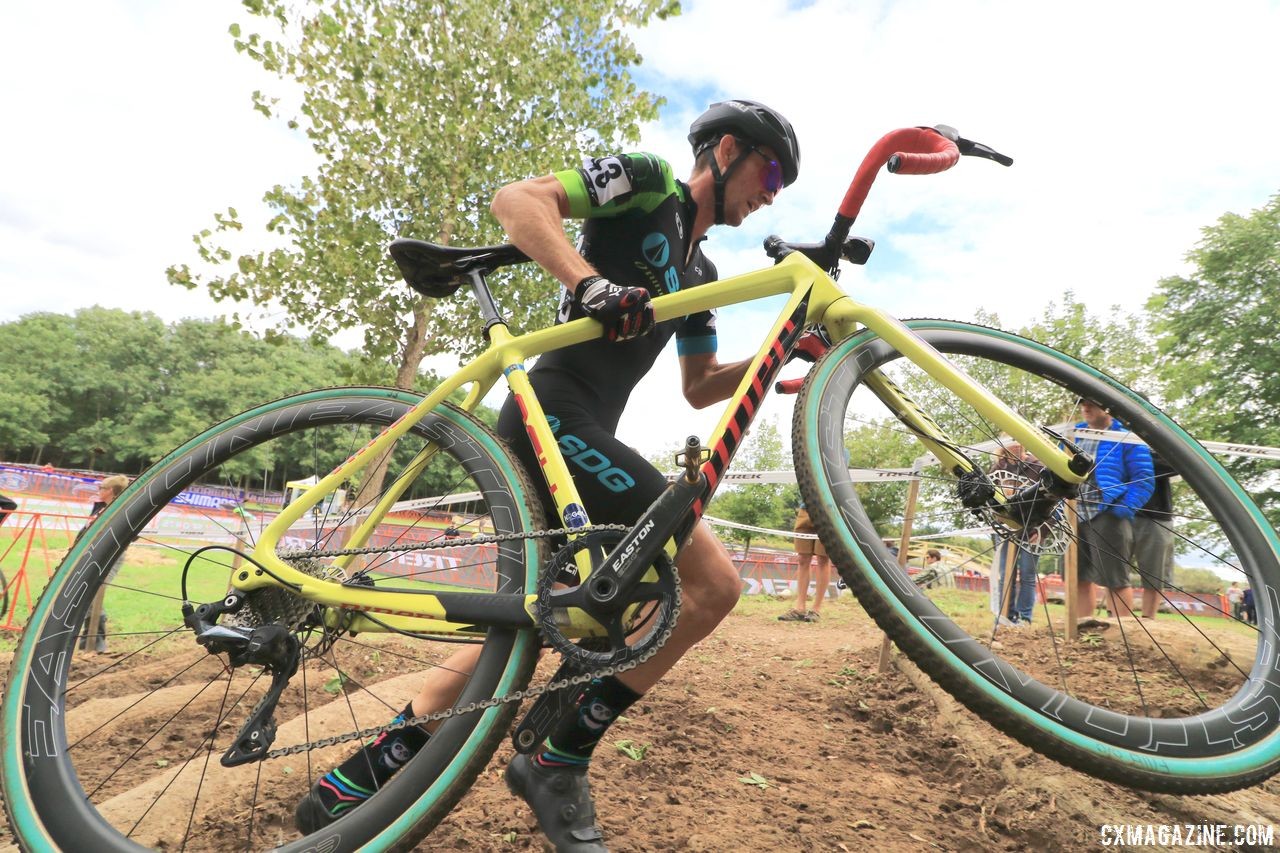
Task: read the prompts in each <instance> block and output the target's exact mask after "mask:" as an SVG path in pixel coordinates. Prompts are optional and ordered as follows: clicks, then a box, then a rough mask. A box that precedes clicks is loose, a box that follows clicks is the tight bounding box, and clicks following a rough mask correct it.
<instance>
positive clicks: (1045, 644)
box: [793, 320, 1280, 793]
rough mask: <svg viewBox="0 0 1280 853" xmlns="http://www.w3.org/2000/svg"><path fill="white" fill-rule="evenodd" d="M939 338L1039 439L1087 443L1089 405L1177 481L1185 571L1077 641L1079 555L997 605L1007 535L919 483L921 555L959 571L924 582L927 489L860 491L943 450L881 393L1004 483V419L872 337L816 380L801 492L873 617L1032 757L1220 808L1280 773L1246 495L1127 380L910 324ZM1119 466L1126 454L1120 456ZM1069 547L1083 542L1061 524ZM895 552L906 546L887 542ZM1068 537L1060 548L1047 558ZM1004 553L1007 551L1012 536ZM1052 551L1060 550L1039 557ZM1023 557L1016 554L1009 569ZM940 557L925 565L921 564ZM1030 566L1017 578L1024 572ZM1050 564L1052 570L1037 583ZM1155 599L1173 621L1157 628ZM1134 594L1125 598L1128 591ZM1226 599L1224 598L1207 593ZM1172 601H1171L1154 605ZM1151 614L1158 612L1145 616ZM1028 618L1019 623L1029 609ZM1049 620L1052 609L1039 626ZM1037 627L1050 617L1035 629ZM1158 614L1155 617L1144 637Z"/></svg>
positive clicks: (1271, 665) (951, 483) (1270, 642)
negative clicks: (1065, 625) (901, 559)
mask: <svg viewBox="0 0 1280 853" xmlns="http://www.w3.org/2000/svg"><path fill="white" fill-rule="evenodd" d="M907 325H909V326H910V327H911V328H912V329H913V330H914V331H915V332H916V334H918V335H919V336H920V337H922V338H923V339H925V340H926V341H928V342H929V343H930V344H932V345H933V346H934V347H936V348H937V349H938V350H939V351H941V352H942V353H944V354H946V355H947V356H948V357H949V358H950V359H951V360H952V361H953V362H954V363H955V364H957V365H958V366H959V367H960V368H961V369H963V370H964V371H965V372H966V373H968V374H969V375H970V376H972V377H974V378H975V379H977V380H978V381H980V382H981V383H982V384H983V385H984V386H986V387H987V388H988V389H990V390H991V391H992V392H993V394H994V395H995V396H997V397H998V398H1000V399H1002V400H1003V401H1004V402H1005V403H1007V404H1008V405H1009V406H1010V407H1012V408H1013V409H1015V410H1016V411H1018V412H1019V414H1021V415H1022V416H1023V417H1024V418H1026V419H1027V420H1029V421H1030V422H1031V423H1038V424H1044V425H1058V426H1062V425H1066V426H1067V427H1069V426H1071V425H1073V424H1074V423H1075V422H1076V421H1077V420H1078V410H1077V404H1078V402H1079V400H1080V399H1081V398H1089V399H1093V400H1096V401H1098V402H1100V403H1102V404H1103V405H1104V406H1106V407H1107V408H1108V409H1109V410H1110V412H1111V413H1112V415H1113V416H1114V417H1115V418H1117V419H1118V420H1119V421H1121V422H1122V423H1123V424H1124V426H1126V427H1127V428H1128V429H1130V430H1131V431H1132V433H1133V434H1134V435H1136V436H1137V437H1138V438H1139V439H1141V440H1142V441H1143V442H1145V443H1146V444H1147V445H1148V446H1149V448H1150V449H1151V450H1152V451H1153V452H1154V453H1155V454H1156V455H1158V457H1160V458H1162V459H1163V460H1164V461H1165V462H1166V463H1167V464H1168V465H1169V466H1170V467H1171V468H1172V469H1173V471H1174V476H1173V479H1172V480H1171V483H1172V500H1173V510H1172V513H1171V514H1170V515H1168V516H1166V517H1163V518H1159V519H1157V520H1155V521H1153V522H1151V527H1149V528H1148V530H1149V532H1152V533H1154V534H1155V536H1156V537H1157V539H1158V540H1159V541H1162V542H1165V543H1169V544H1168V546H1167V547H1168V548H1169V549H1170V550H1169V551H1167V552H1166V554H1168V555H1170V556H1171V558H1172V562H1173V563H1175V564H1176V565H1177V566H1178V568H1179V570H1178V572H1177V573H1176V574H1173V575H1172V576H1171V577H1169V578H1168V579H1167V580H1166V578H1165V577H1162V574H1163V571H1164V570H1166V569H1168V568H1172V567H1171V566H1169V565H1168V562H1167V560H1166V562H1165V563H1164V564H1163V568H1162V567H1161V566H1160V565H1155V566H1153V564H1152V562H1151V561H1150V560H1147V559H1142V560H1140V561H1139V560H1134V561H1133V563H1132V565H1133V569H1134V570H1135V573H1134V574H1133V576H1132V579H1131V581H1130V583H1129V585H1130V587H1131V592H1132V599H1131V600H1129V601H1126V600H1125V598H1124V596H1123V595H1121V596H1120V597H1118V598H1117V599H1115V600H1114V602H1113V606H1114V607H1115V608H1116V609H1117V610H1119V611H1121V612H1118V613H1112V614H1111V616H1110V617H1108V618H1104V619H1099V620H1094V622H1095V623H1096V625H1095V627H1098V628H1103V629H1104V630H1095V631H1093V632H1090V633H1086V634H1084V635H1083V636H1082V637H1081V640H1080V641H1079V642H1077V643H1075V644H1072V645H1068V644H1066V643H1065V642H1064V640H1063V635H1062V631H1061V629H1062V622H1063V619H1065V618H1067V614H1066V613H1065V608H1064V607H1063V606H1061V605H1060V604H1057V603H1054V602H1058V601H1061V600H1062V599H1063V598H1065V595H1064V591H1063V588H1062V585H1061V578H1060V576H1059V575H1058V574H1056V573H1055V572H1056V571H1058V570H1059V569H1058V567H1059V566H1060V563H1061V555H1060V554H1055V553H1053V552H1054V551H1055V550H1058V551H1061V550H1062V548H1057V549H1054V548H1050V547H1043V548H1041V547H1040V546H1037V547H1036V548H1033V549H1032V550H1041V551H1043V553H1040V554H1037V555H1035V556H1033V557H1032V558H1031V560H1032V566H1030V567H1029V570H1030V569H1038V571H1037V572H1036V573H1034V574H1031V575H1030V582H1029V585H1026V584H1025V583H1024V582H1022V581H1014V580H1009V581H1008V582H1007V583H1006V584H1005V585H1006V586H1008V587H1010V588H1012V587H1013V586H1014V585H1016V584H1018V583H1024V588H1025V589H1026V591H1027V592H1028V598H1027V599H1026V601H1025V602H1021V601H1020V602H1017V603H1015V601H1014V600H1013V599H1014V597H1015V594H1012V593H1011V594H1009V595H1006V596H1003V597H999V598H997V597H992V598H990V599H989V597H988V595H989V594H988V592H987V589H988V587H989V586H991V585H995V586H997V587H999V582H1000V579H1001V575H1002V574H1004V575H1005V576H1006V578H1014V577H1017V575H1018V574H1019V572H1018V569H1017V568H1016V567H1014V568H1013V569H1012V571H1004V570H1003V569H1004V567H1003V566H1002V565H1001V564H1002V562H1003V560H1001V559H993V557H994V556H995V553H996V549H995V547H994V545H993V542H994V541H996V540H993V538H992V532H991V529H990V528H989V527H985V526H983V525H982V523H981V521H980V520H979V519H976V518H975V517H974V515H973V514H972V513H971V512H969V511H966V510H965V509H964V508H963V507H962V506H961V504H960V502H959V500H958V498H957V496H956V489H955V480H954V479H952V478H950V477H948V476H945V475H944V474H943V472H942V471H941V470H940V469H939V467H938V466H937V465H933V466H932V467H929V466H928V465H924V466H923V467H919V468H918V469H917V470H918V472H919V473H918V480H917V484H916V486H915V488H916V489H917V490H918V502H917V505H916V510H915V515H914V520H915V532H916V534H925V535H928V534H932V536H931V537H930V538H929V539H927V540H925V541H924V542H922V544H921V546H920V547H919V549H918V550H921V551H923V549H924V547H926V546H927V547H932V548H935V549H936V550H939V551H940V552H941V553H942V556H943V565H944V566H945V569H944V571H943V574H942V575H941V578H940V579H936V578H935V579H934V580H933V581H931V582H930V583H927V584H926V583H917V582H916V578H915V577H914V576H913V575H915V574H916V573H915V572H913V571H912V570H911V569H910V568H908V569H906V570H904V569H902V568H900V567H899V565H898V561H897V559H896V557H895V556H894V555H893V554H891V552H890V550H889V546H888V545H887V544H886V543H887V541H892V540H896V539H897V534H898V532H899V531H900V530H901V525H902V520H903V513H904V506H905V505H906V503H907V495H908V490H909V489H911V488H912V486H911V485H910V481H909V480H905V479H904V480H887V481H886V482H878V483H865V482H862V483H855V482H854V480H855V479H857V478H854V477H851V475H850V473H849V469H850V467H852V468H855V469H881V470H884V469H896V470H901V469H904V468H911V467H912V466H913V464H915V460H916V459H917V457H920V456H921V454H922V453H924V449H923V447H922V446H921V445H920V444H919V443H918V442H917V441H915V439H914V436H913V435H911V434H910V432H909V429H908V427H906V426H904V424H903V422H901V421H899V420H898V419H897V418H895V417H892V416H887V415H886V412H885V407H884V406H883V404H881V403H880V401H879V399H878V398H877V397H875V395H874V394H873V393H872V392H871V391H870V389H869V388H868V386H867V384H866V380H867V378H868V374H869V373H870V372H871V371H875V370H879V371H881V372H882V373H883V374H884V375H885V376H887V377H888V378H890V379H891V380H892V381H893V382H894V383H895V384H896V385H898V386H899V387H900V388H901V389H903V391H905V393H906V396H907V397H909V398H911V399H912V400H914V402H915V403H916V404H917V405H918V406H919V407H920V409H921V410H923V411H924V412H927V413H928V414H929V415H931V416H932V417H933V418H934V419H935V420H936V421H937V422H938V423H939V424H940V425H941V426H942V427H943V429H944V430H945V431H946V433H947V434H948V435H949V436H950V437H951V438H952V439H953V440H955V441H956V442H957V443H958V444H959V445H960V446H962V448H963V449H964V451H965V453H966V454H967V455H968V457H969V458H970V459H972V460H973V461H975V462H976V463H977V464H978V465H979V467H982V468H983V469H984V470H986V469H989V468H990V467H991V465H992V463H993V462H994V460H995V458H996V455H997V453H999V452H1000V451H1001V449H1002V446H1003V445H1005V444H1007V443H1008V438H1007V436H1004V437H1002V436H1001V433H1000V430H999V429H998V428H995V427H994V426H993V425H992V424H991V423H990V422H989V421H988V420H987V419H986V418H985V417H983V416H982V415H981V414H980V413H978V412H976V411H975V410H974V409H973V408H972V407H970V406H969V405H968V404H966V403H964V402H963V401H962V400H960V399H959V398H958V397H956V396H955V395H953V394H951V392H949V391H947V390H946V389H943V388H942V387H941V386H939V385H938V384H936V383H935V382H933V381H932V380H931V379H929V377H927V376H925V375H924V374H923V372H922V371H920V370H919V369H918V368H916V367H915V366H914V365H913V364H911V363H910V362H908V361H907V360H906V359H904V358H902V357H901V355H900V354H899V353H898V352H896V351H895V350H893V349H892V348H891V347H890V346H889V345H888V344H886V343H885V342H884V341H883V340H881V339H879V338H878V337H876V336H875V335H874V334H873V333H871V332H866V331H864V332H862V333H860V334H857V335H854V336H853V337H851V338H849V339H847V340H845V341H843V342H842V343H840V344H838V345H837V346H835V347H833V348H832V349H831V351H830V352H828V353H827V355H826V356H825V357H824V358H823V359H822V360H821V361H819V363H818V364H817V365H815V366H814V368H813V370H812V371H811V372H810V375H809V377H808V379H807V380H806V383H805V385H804V388H803V390H802V391H801V394H800V397H799V399H798V401H797V404H796V409H795V425H794V428H793V434H794V436H795V466H796V472H797V476H798V478H799V484H800V489H801V492H802V494H803V496H804V499H805V502H806V504H807V506H808V507H809V512H810V514H811V515H812V517H813V519H814V522H815V524H816V526H817V529H818V533H819V536H820V537H821V539H822V541H823V543H824V544H825V546H826V548H827V550H828V552H829V553H830V555H831V557H832V560H833V562H834V563H835V564H836V565H837V566H838V567H839V569H840V572H841V575H842V576H843V577H844V578H845V580H846V582H847V583H848V584H849V586H850V588H851V589H852V590H853V591H854V592H855V593H856V594H857V595H858V597H859V599H860V600H861V601H862V603H863V605H864V606H865V607H866V608H867V610H868V612H869V613H870V614H871V615H872V616H873V617H874V618H875V619H876V621H877V622H878V623H879V624H880V625H881V627H882V628H884V630H885V631H886V632H888V633H889V635H890V636H891V637H892V638H893V639H894V641H895V642H896V643H897V644H898V646H899V647H900V648H901V649H902V650H903V652H904V653H906V654H907V655H908V656H909V657H910V658H911V659H912V660H913V661H915V662H916V663H917V664H918V665H919V666H920V668H921V669H923V670H924V671H925V672H926V673H928V674H929V675H930V676H932V677H933V678H934V679H935V680H936V681H937V682H938V683H939V684H940V685H941V686H942V687H944V688H945V689H946V690H948V691H949V692H950V693H952V694H953V695H954V696H955V697H956V698H957V699H959V700H960V701H961V702H963V703H964V704H965V705H967V706H968V707H969V708H970V709H971V710H973V711H974V712H975V713H976V714H978V715H979V716H981V717H982V718H983V719H985V720H987V721H988V722H990V723H991V724H992V725H995V726H996V727H998V728H1000V729H1002V730H1003V731H1005V732H1006V733H1008V734H1010V735H1012V736H1013V737H1015V738H1017V739H1018V740H1020V741H1022V742H1023V743H1024V744H1026V745H1027V746H1029V747H1031V748H1032V749H1034V750H1036V751H1038V752H1042V753H1044V754H1046V755H1049V756H1050V757H1053V758H1056V759H1057V760H1059V761H1062V762H1063V763H1065V764H1068V765H1070V766H1072V767H1075V768H1077V769H1079V770H1082V771H1084V772H1087V773H1091V774H1093V775H1096V776H1099V777H1102V778H1106V779H1109V780H1112V781H1116V782H1120V783H1122V784H1127V785H1130V786H1134V787H1138V788H1145V789H1149V790H1156V791H1168V792H1176V793H1210V792H1217V791H1226V790H1231V789H1234V788H1239V787H1244V786H1247V785H1251V784H1254V783H1256V782H1258V781H1261V780H1262V779H1265V778H1267V777H1268V776H1270V775H1272V774H1274V773H1275V772H1276V771H1277V769H1280V656H1277V654H1276V649H1277V648H1280V634H1278V633H1277V630H1278V617H1280V613H1278V612H1277V608H1278V606H1280V605H1278V601H1277V590H1278V589H1280V558H1278V555H1277V552H1278V550H1280V542H1278V541H1277V537H1276V533H1275V531H1274V530H1273V529H1272V527H1271V526H1270V525H1269V524H1268V523H1267V521H1266V519H1265V517H1264V516H1263V514H1262V513H1261V512H1260V511H1259V509H1258V507H1257V506H1255V505H1254V503H1253V501H1252V500H1251V499H1250V498H1249V496H1248V495H1247V494H1246V493H1245V492H1244V490H1243V489H1242V488H1241V487H1240V485H1239V484H1237V483H1236V482H1235V480H1234V479H1232V477H1231V476H1230V475H1229V474H1228V473H1227V471H1226V470H1225V469H1224V468H1223V465H1222V464H1221V463H1219V461H1218V460H1217V459H1215V458H1214V457H1213V456H1212V455H1210V453H1209V452H1208V451H1207V450H1205V448H1204V447H1202V446H1201V445H1200V444H1199V443H1197V442H1196V441H1195V440H1194V439H1192V438H1191V437H1190V436H1189V435H1187V434H1186V433H1185V432H1184V431H1183V430H1182V429H1181V428H1180V427H1179V426H1178V425H1177V424H1175V423H1174V422H1173V421H1172V420H1171V419H1170V418H1169V417H1168V416H1166V415H1165V414H1163V413H1162V412H1160V411H1159V410H1158V409H1157V408H1156V407H1155V406H1153V405H1152V404H1151V403H1149V402H1147V401H1146V400H1144V399H1143V398H1142V397H1141V396H1139V395H1138V394H1137V393H1135V392H1133V391H1131V390H1129V389H1128V388H1125V387H1124V386H1123V385H1121V384H1120V383H1119V382H1117V381H1116V380H1115V379H1113V378H1111V377H1109V376H1107V375H1106V374H1104V373H1102V372H1100V371H1098V370H1095V369H1093V368H1091V367H1089V366H1087V365H1085V364H1083V363H1081V362H1079V361H1078V360H1076V359H1074V358H1071V357H1070V356H1067V355H1064V354H1063V353H1061V352H1057V351H1055V350H1053V349H1050V348H1048V347H1045V346H1043V345H1041V344H1038V343H1035V342H1033V341H1030V340H1026V339H1023V338H1020V337H1017V336H1015V335H1012V334H1009V333H1006V332H1002V331H998V330H995V329H988V328H984V327H980V326H974V325H969V324H964V323H955V322H947V321H939V320H920V321H912V322H909V323H908V324H907ZM1103 447H1104V448H1110V450H1109V451H1107V452H1119V451H1118V450H1117V448H1119V447H1120V445H1118V444H1114V443H1112V444H1107V445H1103ZM1051 526H1052V527H1054V535H1055V536H1058V537H1059V538H1060V539H1061V540H1062V543H1061V544H1062V546H1063V547H1065V545H1066V543H1067V541H1069V539H1070V537H1071V536H1074V535H1077V534H1075V533H1074V532H1072V528H1071V526H1070V525H1069V524H1065V523H1062V522H1061V520H1060V519H1059V520H1058V521H1056V522H1055V523H1054V524H1053V525H1051ZM890 535H892V540H886V539H885V538H884V537H888V536H890ZM1049 538H1050V537H1048V536H1046V537H1045V540H1046V541H1047V540H1048V539H1049ZM997 539H998V537H997ZM1037 541H1040V540H1037ZM1006 550H1007V549H1005V548H1001V549H1000V550H999V552H998V553H1000V554H1001V556H1003V554H1004V552H1005V551H1006ZM920 556H922V555H918V554H915V553H914V550H913V552H912V557H913V558H915V559H913V560H912V562H916V560H918V558H919V557H920ZM1013 562H1014V561H1013V560H1010V561H1009V563H1008V564H1006V565H1009V564H1012V563H1013ZM1037 564H1038V565H1037ZM1232 581H1234V582H1236V583H1237V584H1238V585H1240V586H1241V587H1244V586H1250V587H1252V589H1253V591H1254V601H1255V602H1257V605H1256V606H1257V618H1256V620H1254V621H1255V622H1256V624H1249V623H1246V622H1244V621H1242V620H1240V619H1238V618H1234V617H1233V616H1232V613H1231V608H1230V606H1229V605H1228V604H1227V597H1226V595H1224V594H1218V593H1220V592H1222V591H1225V589H1226V587H1227V585H1228V583H1230V582H1232ZM1138 587H1141V588H1145V589H1151V590H1153V592H1154V596H1153V597H1154V599H1155V602H1154V603H1155V604H1156V605H1158V608H1157V607H1152V608H1149V609H1152V610H1154V609H1158V610H1159V611H1160V612H1159V613H1149V614H1143V612H1142V607H1143V604H1144V602H1143V601H1142V600H1141V598H1142V595H1141V593H1139V591H1138V589H1137V588H1138ZM1117 588H1119V587H1117ZM1210 588H1213V589H1216V590H1218V593H1208V592H1204V591H1203V590H1205V589H1210ZM1148 595H1149V596H1152V594H1151V593H1148ZM1145 603H1147V604H1151V602H1150V601H1147V602H1145ZM1024 604H1025V606H1026V607H1027V610H1026V611H1025V612H1024V613H1021V614H1019V613H1018V612H1017V611H1016V609H1015V608H1017V607H1021V606H1023V605H1024ZM1033 607H1034V610H1032V608H1033ZM1027 613H1030V618H1029V619H1028V618H1019V616H1023V617H1025V616H1026V614H1027ZM1144 615H1150V616H1151V617H1152V618H1143V616H1144Z"/></svg>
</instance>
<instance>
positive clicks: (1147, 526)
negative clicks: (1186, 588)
mask: <svg viewBox="0 0 1280 853" xmlns="http://www.w3.org/2000/svg"><path fill="white" fill-rule="evenodd" d="M1151 463H1152V466H1153V468H1154V471H1155V481H1154V488H1155V491H1153V492H1152V493H1151V497H1150V498H1149V499H1148V500H1147V502H1146V503H1145V504H1143V505H1142V509H1140V510H1138V512H1137V513H1136V514H1135V515H1134V517H1133V558H1134V561H1135V562H1136V563H1137V565H1138V580H1139V582H1140V583H1141V584H1142V618H1143V619H1154V618H1156V611H1157V609H1158V608H1157V606H1156V605H1157V604H1158V599H1159V597H1160V596H1161V593H1162V592H1163V591H1164V590H1166V589H1171V588H1172V587H1173V528H1172V527H1170V525H1171V524H1172V523H1173V489H1172V487H1171V486H1170V483H1171V482H1172V480H1173V475H1174V473H1175V472H1174V470H1173V469H1172V468H1170V467H1169V466H1168V465H1167V464H1165V461H1164V460H1163V459H1161V458H1160V457H1159V456H1156V455H1155V454H1152V457H1151Z"/></svg>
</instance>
